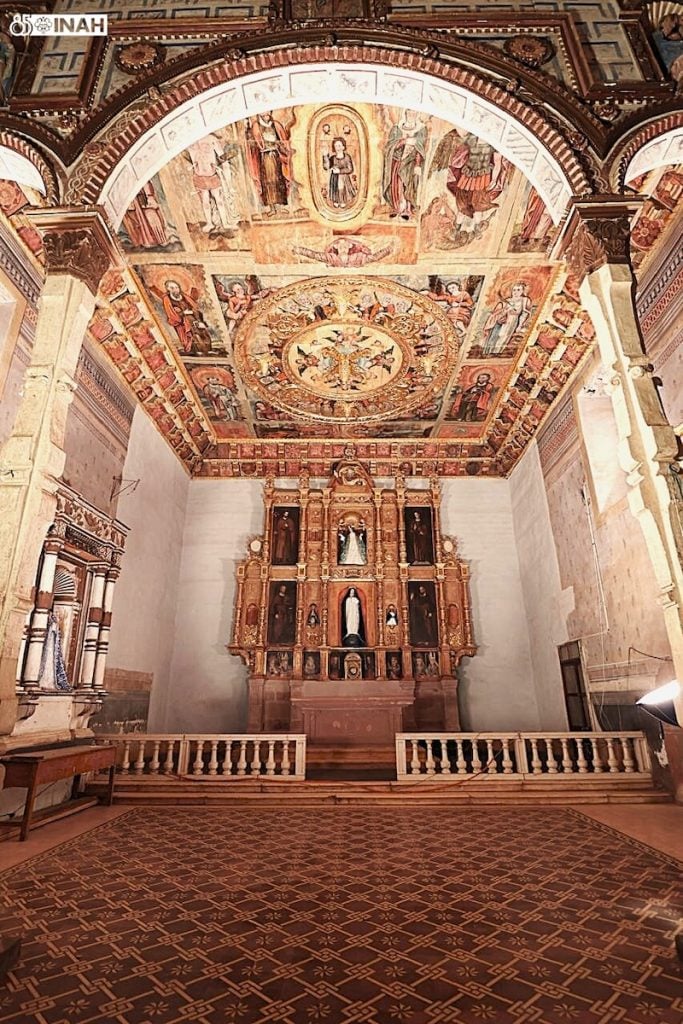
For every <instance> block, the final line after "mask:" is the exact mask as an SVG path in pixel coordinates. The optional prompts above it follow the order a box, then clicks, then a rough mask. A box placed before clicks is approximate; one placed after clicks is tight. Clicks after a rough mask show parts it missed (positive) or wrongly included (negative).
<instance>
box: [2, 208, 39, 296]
mask: <svg viewBox="0 0 683 1024" xmlns="http://www.w3.org/2000/svg"><path fill="white" fill-rule="evenodd" d="M0 268H2V270H3V271H4V272H5V274H7V277H8V278H9V279H10V281H11V282H12V284H13V285H14V286H15V287H16V288H17V290H18V291H19V292H21V294H22V295H23V296H24V298H25V299H26V301H27V302H28V303H29V305H31V306H33V307H35V306H37V305H38V299H39V298H40V290H41V288H42V284H43V283H42V280H41V277H40V275H39V273H38V271H37V270H36V268H35V267H34V266H33V264H32V263H31V261H30V260H29V259H28V257H27V255H26V251H25V249H24V247H23V246H22V245H20V244H19V242H18V241H17V238H16V236H15V235H14V233H13V232H12V231H11V230H9V229H8V228H7V227H6V226H5V225H4V224H3V223H2V221H0Z"/></svg>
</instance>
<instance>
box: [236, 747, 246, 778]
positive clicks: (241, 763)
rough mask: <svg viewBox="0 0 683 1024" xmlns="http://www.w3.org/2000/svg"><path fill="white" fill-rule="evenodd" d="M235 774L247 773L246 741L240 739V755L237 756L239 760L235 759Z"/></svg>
mask: <svg viewBox="0 0 683 1024" xmlns="http://www.w3.org/2000/svg"><path fill="white" fill-rule="evenodd" d="M237 774H238V775H246V774H247V741H246V740H240V756H239V760H238V761H237Z"/></svg>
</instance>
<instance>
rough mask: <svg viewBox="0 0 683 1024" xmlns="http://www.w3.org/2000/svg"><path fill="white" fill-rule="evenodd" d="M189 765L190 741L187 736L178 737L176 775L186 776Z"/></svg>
mask: <svg viewBox="0 0 683 1024" xmlns="http://www.w3.org/2000/svg"><path fill="white" fill-rule="evenodd" d="M189 763H190V741H189V739H188V738H187V736H181V737H180V746H179V749H178V775H187V772H188V768H189Z"/></svg>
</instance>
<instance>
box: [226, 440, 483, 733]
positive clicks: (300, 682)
mask: <svg viewBox="0 0 683 1024" xmlns="http://www.w3.org/2000/svg"><path fill="white" fill-rule="evenodd" d="M316 483H317V486H314V485H313V484H312V482H311V481H310V480H309V479H308V477H305V476H304V477H302V478H301V479H300V480H299V486H298V487H297V488H295V489H285V488H281V487H277V488H276V487H275V484H274V481H272V480H268V481H267V482H266V487H265V495H264V499H265V500H264V506H265V508H264V513H265V525H264V532H263V534H262V535H261V536H259V537H253V538H252V539H251V540H250V541H249V546H248V553H247V557H246V559H245V560H244V561H243V562H242V563H241V564H240V565H239V567H238V571H237V594H236V603H235V614H234V619H233V635H232V640H231V643H230V645H229V650H230V652H231V653H232V654H235V655H239V656H240V657H242V659H243V660H244V662H245V663H246V664H247V666H248V669H249V683H248V685H249V724H248V727H249V729H250V730H253V731H258V730H265V731H273V730H284V729H291V730H294V729H302V728H305V730H306V731H308V732H310V730H311V729H313V725H312V723H313V721H314V718H315V726H316V727H319V728H320V729H322V728H323V726H322V725H321V723H323V722H324V721H326V720H325V719H324V714H323V712H324V709H325V708H326V707H327V708H328V709H331V710H330V715H332V718H334V721H335V722H337V723H339V722H340V721H343V722H347V726H343V728H344V729H345V730H346V731H345V732H344V739H345V740H346V741H347V742H351V741H353V736H354V726H353V725H352V724H350V725H349V724H348V723H353V721H356V722H357V724H358V726H359V728H360V724H361V723H362V722H363V721H365V719H364V717H363V716H364V711H363V700H364V698H366V699H367V707H366V709H365V714H366V717H367V716H368V715H369V714H370V711H369V709H370V706H371V707H372V715H374V716H375V718H376V719H377V721H379V718H377V716H378V715H379V710H378V709H381V708H382V707H383V706H385V705H386V708H387V715H388V717H387V719H386V722H387V723H388V724H387V725H386V729H385V730H384V733H383V734H382V739H383V740H386V737H387V735H388V734H389V733H388V730H389V727H391V728H393V729H394V731H400V729H401V728H405V729H412V728H432V729H436V728H443V729H457V728H458V727H459V716H458V705H457V668H458V665H459V663H460V660H461V659H462V658H463V657H464V656H472V655H474V654H475V652H476V647H475V646H474V641H473V637H472V626H471V616H470V597H469V584H468V580H469V568H468V566H467V564H466V563H465V562H463V561H461V560H460V559H459V558H458V557H457V547H456V543H455V541H454V540H453V539H452V538H450V537H445V536H442V534H441V531H440V520H439V506H440V500H441V494H440V488H439V484H438V481H436V480H432V481H430V482H429V485H428V486H426V487H425V486H424V485H423V486H422V487H421V488H417V487H415V488H412V487H410V486H408V485H407V483H406V481H405V480H404V479H403V478H401V477H397V478H395V479H394V480H393V481H389V484H390V486H387V481H382V483H381V484H380V483H379V482H376V481H374V480H373V479H372V477H371V476H370V474H369V473H368V471H367V469H366V468H365V467H364V466H363V465H361V464H359V463H358V462H356V461H355V460H353V459H352V458H349V459H346V460H344V461H342V462H340V463H338V464H337V465H336V466H335V467H334V471H333V473H332V476H331V478H330V479H329V480H328V481H326V482H323V483H322V485H321V484H320V483H318V482H316ZM392 483H393V486H391V484H392ZM345 701H346V702H347V703H346V704H345ZM316 709H317V711H318V714H317V717H315V716H314V712H315V710H316ZM333 712H334V713H333ZM335 715H336V718H335V717H334V716H335ZM345 715H346V717H344V716H345ZM353 715H355V716H356V717H355V719H354V718H353ZM307 716H308V717H307ZM311 716H314V717H311ZM328 717H329V716H328ZM332 718H330V722H331V721H332ZM373 721H374V719H373ZM328 724H329V723H328ZM330 728H331V726H330ZM340 728H341V727H340ZM368 728H369V727H368ZM373 729H374V732H373V736H372V739H373V740H377V737H378V736H379V735H380V733H382V727H380V726H377V727H375V726H373ZM377 730H379V732H378V731H377ZM377 741H379V740H377Z"/></svg>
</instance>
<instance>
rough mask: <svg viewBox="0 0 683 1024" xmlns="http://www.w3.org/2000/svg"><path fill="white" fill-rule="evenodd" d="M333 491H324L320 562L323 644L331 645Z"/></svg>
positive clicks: (327, 489) (325, 645)
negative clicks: (331, 520)
mask: <svg viewBox="0 0 683 1024" xmlns="http://www.w3.org/2000/svg"><path fill="white" fill-rule="evenodd" d="M331 500H332V492H331V491H330V488H329V487H326V488H325V490H324V491H323V557H322V561H321V563H320V583H321V587H322V615H321V617H320V625H321V630H322V645H323V647H328V646H329V639H328V632H329V622H330V616H329V611H328V607H327V602H328V599H329V590H330V586H329V584H330V502H331Z"/></svg>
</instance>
